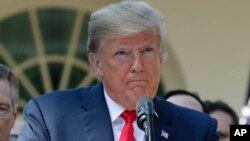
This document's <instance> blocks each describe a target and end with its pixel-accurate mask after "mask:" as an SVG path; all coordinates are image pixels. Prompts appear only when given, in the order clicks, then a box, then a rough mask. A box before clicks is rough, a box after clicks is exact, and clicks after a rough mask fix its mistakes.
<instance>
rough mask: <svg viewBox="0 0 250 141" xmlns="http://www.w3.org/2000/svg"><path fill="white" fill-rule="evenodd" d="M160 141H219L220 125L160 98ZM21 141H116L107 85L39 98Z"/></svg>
mask: <svg viewBox="0 0 250 141" xmlns="http://www.w3.org/2000/svg"><path fill="white" fill-rule="evenodd" d="M154 103H155V108H156V111H157V113H158V115H159V121H158V123H157V125H156V127H155V138H156V139H155V140H156V141H215V140H217V139H218V136H217V134H216V127H217V122H216V121H215V120H214V119H212V118H210V117H209V116H207V115H205V114H203V113H199V112H196V111H193V110H189V109H186V108H182V107H179V106H176V105H174V104H171V103H169V102H166V101H165V100H163V99H161V98H158V97H156V98H155V99H154ZM24 117H25V120H26V124H25V127H24V128H23V130H22V132H21V134H20V135H19V138H18V141H113V140H114V139H113V131H112V125H111V119H110V115H109V111H108V108H107V104H106V101H105V98H104V93H103V85H102V83H98V84H97V85H95V86H93V87H89V88H77V89H69V90H63V91H55V92H52V93H48V94H45V95H43V96H40V97H37V98H35V99H33V100H31V101H29V103H28V104H27V106H26V108H25V110H24Z"/></svg>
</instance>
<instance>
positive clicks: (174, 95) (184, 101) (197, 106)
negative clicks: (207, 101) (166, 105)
mask: <svg viewBox="0 0 250 141" xmlns="http://www.w3.org/2000/svg"><path fill="white" fill-rule="evenodd" d="M164 99H165V100H167V101H169V102H171V103H174V104H176V105H179V106H182V107H186V108H190V109H193V110H196V111H199V112H204V113H207V108H206V106H205V105H204V103H203V101H202V100H201V98H200V97H199V95H197V94H196V93H193V92H189V91H187V90H181V89H178V90H171V91H168V92H167V93H166V94H165V96H164Z"/></svg>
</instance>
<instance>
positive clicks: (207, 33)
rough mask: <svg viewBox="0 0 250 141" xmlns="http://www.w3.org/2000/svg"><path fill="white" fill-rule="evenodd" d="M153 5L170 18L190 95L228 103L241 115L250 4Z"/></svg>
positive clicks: (186, 1) (195, 0) (181, 0)
mask: <svg viewBox="0 0 250 141" xmlns="http://www.w3.org/2000/svg"><path fill="white" fill-rule="evenodd" d="M149 2H150V3H151V4H152V5H153V7H155V8H157V9H159V10H160V11H161V12H163V13H164V14H165V15H166V18H167V21H168V28H167V29H168V32H167V36H168V38H167V39H168V41H169V44H170V45H171V48H172V49H173V52H174V54H175V55H176V56H175V57H176V59H177V60H178V62H179V65H180V68H181V71H182V73H183V77H184V80H185V82H186V84H185V86H186V89H188V90H191V91H197V92H199V93H200V96H201V97H202V99H210V100H216V99H222V100H224V101H226V102H228V103H229V104H230V105H231V106H232V107H233V108H234V109H235V110H236V111H237V112H238V113H240V110H241V106H242V104H243V102H244V98H245V97H246V93H247V85H248V78H249V67H250V1H249V0H219V1H218V0H207V1H201V0H151V1H149ZM169 81H171V80H169ZM173 81H174V80H173Z"/></svg>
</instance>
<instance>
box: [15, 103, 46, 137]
mask: <svg viewBox="0 0 250 141" xmlns="http://www.w3.org/2000/svg"><path fill="white" fill-rule="evenodd" d="M24 119H25V125H24V128H23V129H22V131H21V134H20V135H19V137H18V139H17V141H50V138H49V133H48V130H47V127H46V125H45V122H44V118H43V115H42V112H41V110H40V108H39V105H38V103H37V102H36V101H35V100H31V101H29V103H28V104H27V105H26V107H25V109H24Z"/></svg>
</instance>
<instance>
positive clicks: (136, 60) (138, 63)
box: [130, 52, 144, 73]
mask: <svg viewBox="0 0 250 141" xmlns="http://www.w3.org/2000/svg"><path fill="white" fill-rule="evenodd" d="M132 58H133V60H132V64H131V68H130V69H131V72H132V73H135V72H143V71H144V60H143V56H142V55H141V54H140V53H139V52H137V53H134V54H133V57H132Z"/></svg>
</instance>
